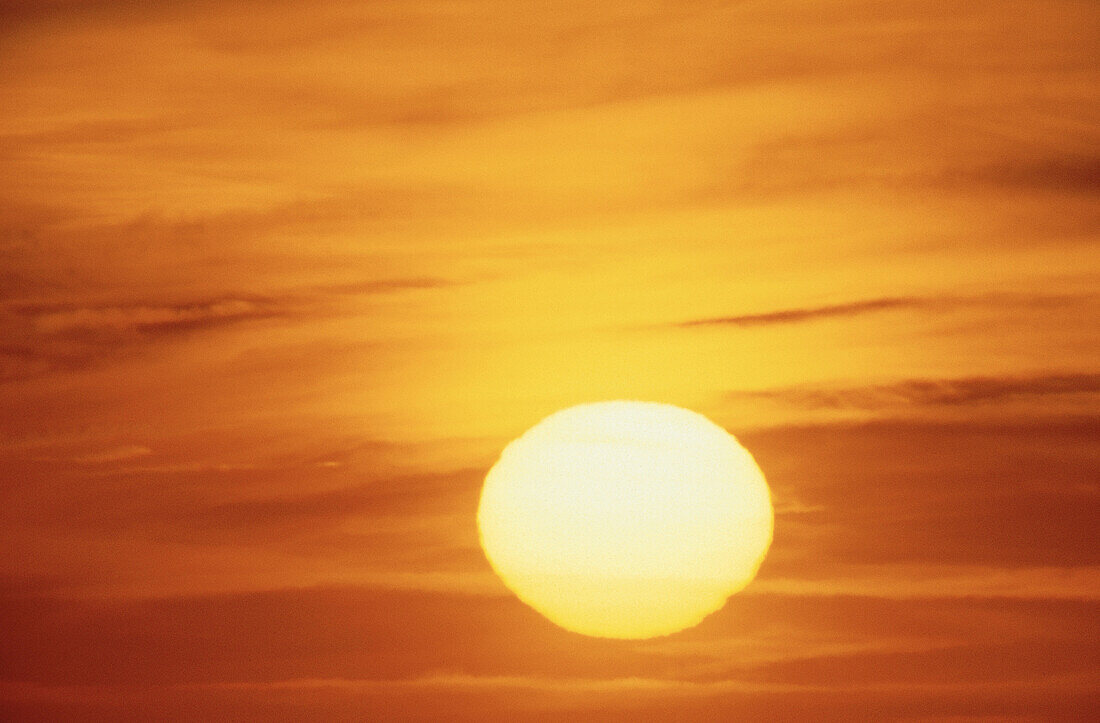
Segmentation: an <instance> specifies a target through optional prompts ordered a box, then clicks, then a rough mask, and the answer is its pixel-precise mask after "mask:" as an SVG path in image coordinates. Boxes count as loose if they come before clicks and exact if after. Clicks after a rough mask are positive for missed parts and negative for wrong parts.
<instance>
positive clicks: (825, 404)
mask: <svg viewBox="0 0 1100 723" xmlns="http://www.w3.org/2000/svg"><path fill="white" fill-rule="evenodd" d="M1096 393H1100V374H1092V373H1068V374H1040V375H1035V376H1019V377H962V378H958V379H904V380H901V381H897V382H892V383H888V384H873V385H868V386H855V387H843V386H801V387H791V388H785V389H765V390H760V391H751V392H736V393H733V394H731V395H730V396H731V398H756V399H768V400H772V401H776V402H781V403H784V404H791V405H795V406H798V407H805V408H809V409H866V410H890V409H898V408H906V407H921V406H954V405H966V404H981V403H987V402H1003V401H1006V400H1011V399H1019V398H1030V397H1049V396H1060V395H1076V394H1085V395H1091V394H1096Z"/></svg>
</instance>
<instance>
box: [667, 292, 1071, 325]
mask: <svg viewBox="0 0 1100 723" xmlns="http://www.w3.org/2000/svg"><path fill="white" fill-rule="evenodd" d="M1092 300H1093V297H1090V296H1081V297H1073V296H1065V295H1041V296H1024V295H1014V294H1000V295H987V296H975V297H966V296H942V297H934V296H928V297H925V296H899V297H880V298H875V299H861V300H858V301H849V302H845V303H841V304H826V305H822V306H806V307H798V308H791V309H779V310H776V311H768V312H762V313H757V314H738V315H735V316H718V317H709V318H704V319H689V320H687V321H680V322H676V323H674V324H673V325H672V326H675V327H681V328H692V327H707V326H746V327H752V326H768V325H773V324H777V325H781V324H797V323H801V322H811V321H818V320H822V319H835V318H845V317H851V316H861V315H864V314H871V313H875V312H880V311H895V310H900V311H906V310H914V311H922V312H929V313H932V312H948V311H955V310H959V309H967V308H983V307H992V306H997V305H1000V304H1010V305H1013V306H1024V307H1040V308H1041V307H1049V306H1055V307H1062V306H1072V305H1074V304H1075V303H1082V302H1089V301H1092Z"/></svg>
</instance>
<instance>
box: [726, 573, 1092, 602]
mask: <svg viewBox="0 0 1100 723" xmlns="http://www.w3.org/2000/svg"><path fill="white" fill-rule="evenodd" d="M746 594H753V595H769V594H782V595H794V596H809V597H815V596H836V595H845V596H854V597H878V598H888V599H896V600H921V599H930V598H986V599H1019V600H1082V601H1097V600H1100V567H1096V566H1090V567H1039V568H982V567H965V566H962V567H948V566H932V565H919V566H918V565H898V566H889V565H884V566H881V567H878V568H877V569H876V568H871V569H864V570H860V569H859V568H858V567H855V568H851V569H849V570H847V571H846V574H842V575H839V576H837V577H835V578H828V579H822V578H810V579H792V578H766V579H762V580H757V581H755V582H753V583H752V585H751V587H750V588H748V590H746Z"/></svg>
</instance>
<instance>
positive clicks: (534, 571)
mask: <svg viewBox="0 0 1100 723" xmlns="http://www.w3.org/2000/svg"><path fill="white" fill-rule="evenodd" d="M772 517H773V515H772V506H771V498H770V495H769V493H768V486H767V483H766V482H765V481H764V476H763V475H762V474H761V472H760V469H759V467H757V466H756V463H755V462H754V461H753V459H752V456H751V455H749V453H748V452H747V451H746V450H745V448H744V447H742V446H741V445H740V444H738V443H737V441H736V440H735V439H734V438H733V437H732V436H730V435H729V434H728V433H726V431H725V430H723V429H721V428H720V427H718V426H716V425H715V424H713V423H712V422H710V421H709V420H707V419H706V418H705V417H703V416H701V415H699V414H696V413H694V412H690V411H688V410H686V409H681V408H679V407H674V406H671V405H667V404H655V403H647V402H632V401H616V402H601V403H597V404H585V405H581V406H577V407H572V408H570V409H566V410H563V411H561V412H558V413H557V414H553V415H551V416H550V417H548V418H546V419H545V420H543V421H542V422H540V423H539V424H537V425H535V426H534V427H533V428H532V429H530V430H529V431H528V432H527V433H526V434H524V435H523V436H522V437H520V438H519V439H517V440H516V441H514V442H512V443H511V444H510V445H508V447H507V448H506V449H505V450H504V453H503V454H502V455H501V458H500V461H499V462H497V464H496V465H495V466H494V467H493V468H492V470H490V472H489V475H488V477H487V478H486V480H485V487H484V489H483V490H482V495H481V505H480V507H479V509H478V526H479V528H480V531H481V542H482V546H483V547H484V549H485V554H486V555H487V556H488V558H489V561H490V562H491V563H492V565H493V569H494V570H496V572H497V574H499V575H500V577H501V578H502V579H503V580H504V582H505V583H506V584H507V585H508V587H509V588H511V589H512V590H513V591H514V592H515V593H516V595H518V596H519V597H520V599H522V600H523V601H524V602H526V603H527V604H528V605H530V606H531V607H533V608H534V609H535V610H538V611H539V612H540V613H542V614H543V615H545V616H546V617H547V618H549V619H550V620H552V621H553V622H555V623H557V624H558V625H560V626H562V627H563V628H566V629H568V630H572V631H574V632H578V633H584V634H586V635H593V636H599V637H607V638H649V637H654V636H658V635H667V634H669V633H673V632H676V631H678V630H683V629H684V628H688V627H691V626H693V625H695V624H697V623H698V622H699V621H701V620H702V619H703V618H704V617H706V616H707V615H709V614H710V613H712V612H714V611H715V610H717V609H719V608H720V607H722V605H724V604H725V602H726V598H728V597H729V596H730V595H732V594H733V593H735V592H737V591H738V590H740V589H742V588H744V587H745V586H746V585H748V584H749V582H750V581H751V580H752V578H753V576H754V575H755V574H756V570H757V568H758V567H759V566H760V563H761V561H762V560H763V559H764V554H765V553H766V552H767V549H768V545H769V544H770V543H771V538H772Z"/></svg>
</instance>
